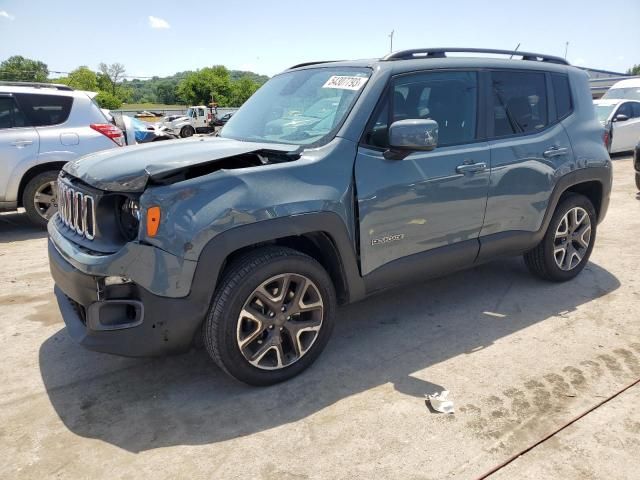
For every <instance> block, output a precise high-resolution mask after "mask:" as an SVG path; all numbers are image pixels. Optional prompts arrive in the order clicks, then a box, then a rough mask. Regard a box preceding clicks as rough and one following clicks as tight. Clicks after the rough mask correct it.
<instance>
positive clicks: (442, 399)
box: [425, 390, 454, 413]
mask: <svg viewBox="0 0 640 480" xmlns="http://www.w3.org/2000/svg"><path fill="white" fill-rule="evenodd" d="M425 396H426V397H427V400H429V403H430V404H431V408H433V409H434V410H435V411H436V412H440V413H454V409H453V400H448V399H447V397H448V396H449V391H448V390H443V391H441V392H440V393H434V394H431V395H425Z"/></svg>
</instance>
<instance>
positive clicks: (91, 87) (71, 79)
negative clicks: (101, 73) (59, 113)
mask: <svg viewBox="0 0 640 480" xmlns="http://www.w3.org/2000/svg"><path fill="white" fill-rule="evenodd" d="M56 82H58V83H64V84H65V85H69V86H70V87H72V88H75V89H77V90H88V91H90V92H95V91H98V76H97V75H96V73H95V72H93V71H91V70H89V67H86V66H84V65H83V66H81V67H78V68H76V69H75V70H73V71H72V72H71V73H69V76H68V77H64V78H58V79H56Z"/></svg>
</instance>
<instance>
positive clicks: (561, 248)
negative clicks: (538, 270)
mask: <svg viewBox="0 0 640 480" xmlns="http://www.w3.org/2000/svg"><path fill="white" fill-rule="evenodd" d="M590 242H591V219H590V218H589V214H588V213H587V211H586V210H585V209H584V208H582V207H573V208H571V209H570V210H569V211H568V212H567V213H565V214H564V216H563V217H562V219H561V220H560V223H559V224H558V228H556V233H555V237H554V247H553V256H554V259H555V261H556V265H557V266H558V268H560V269H561V270H564V271H569V270H573V269H574V268H575V267H577V266H578V265H579V264H580V262H581V261H582V259H583V258H584V256H585V254H586V253H587V251H588V249H589V243H590Z"/></svg>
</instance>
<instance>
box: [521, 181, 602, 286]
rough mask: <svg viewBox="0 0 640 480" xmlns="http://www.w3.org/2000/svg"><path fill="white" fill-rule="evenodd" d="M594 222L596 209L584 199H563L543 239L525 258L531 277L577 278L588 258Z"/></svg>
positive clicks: (591, 246)
mask: <svg viewBox="0 0 640 480" xmlns="http://www.w3.org/2000/svg"><path fill="white" fill-rule="evenodd" d="M597 221H598V220H597V215H596V211H595V208H594V207H593V204H592V203H591V201H590V200H589V199H588V198H587V197H585V196H584V195H579V194H576V193H570V194H568V195H566V196H565V197H564V198H563V199H562V200H561V202H560V204H559V205H558V207H557V208H556V211H555V213H554V214H553V217H552V218H551V222H550V223H549V227H548V228H547V232H546V234H545V236H544V237H543V238H542V240H541V241H540V243H539V244H538V245H537V246H536V247H535V248H534V249H532V250H530V251H529V252H527V253H525V254H524V261H525V264H526V265H527V267H528V268H529V270H530V271H531V273H533V274H534V275H536V276H538V277H540V278H542V279H544V280H551V281H555V282H564V281H567V280H571V279H572V278H574V277H575V276H576V275H578V273H580V272H581V271H582V269H583V268H584V267H585V265H586V264H587V262H588V261H589V257H590V256H591V251H592V250H593V244H594V242H595V239H596V226H597Z"/></svg>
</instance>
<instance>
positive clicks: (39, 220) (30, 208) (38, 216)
mask: <svg viewBox="0 0 640 480" xmlns="http://www.w3.org/2000/svg"><path fill="white" fill-rule="evenodd" d="M59 173H60V172H59V170H47V171H46V172H42V173H39V174H38V175H36V176H35V177H33V178H32V179H31V180H29V182H28V183H27V185H26V186H25V188H24V191H23V192H22V206H23V207H24V209H25V210H26V211H27V216H28V217H29V220H31V221H32V222H33V223H34V224H36V225H38V226H40V227H42V228H46V226H47V222H48V221H49V218H51V216H53V214H54V213H55V212H56V211H57V206H56V207H55V208H53V205H52V208H51V209H50V210H49V212H48V215H49V217H48V218H46V217H45V216H43V212H42V211H41V210H40V209H38V208H37V207H36V205H35V197H36V193H37V192H38V191H39V190H40V189H41V188H44V187H46V186H48V185H50V184H51V182H56V181H57V180H58V174H59ZM54 188H55V187H54Z"/></svg>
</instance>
